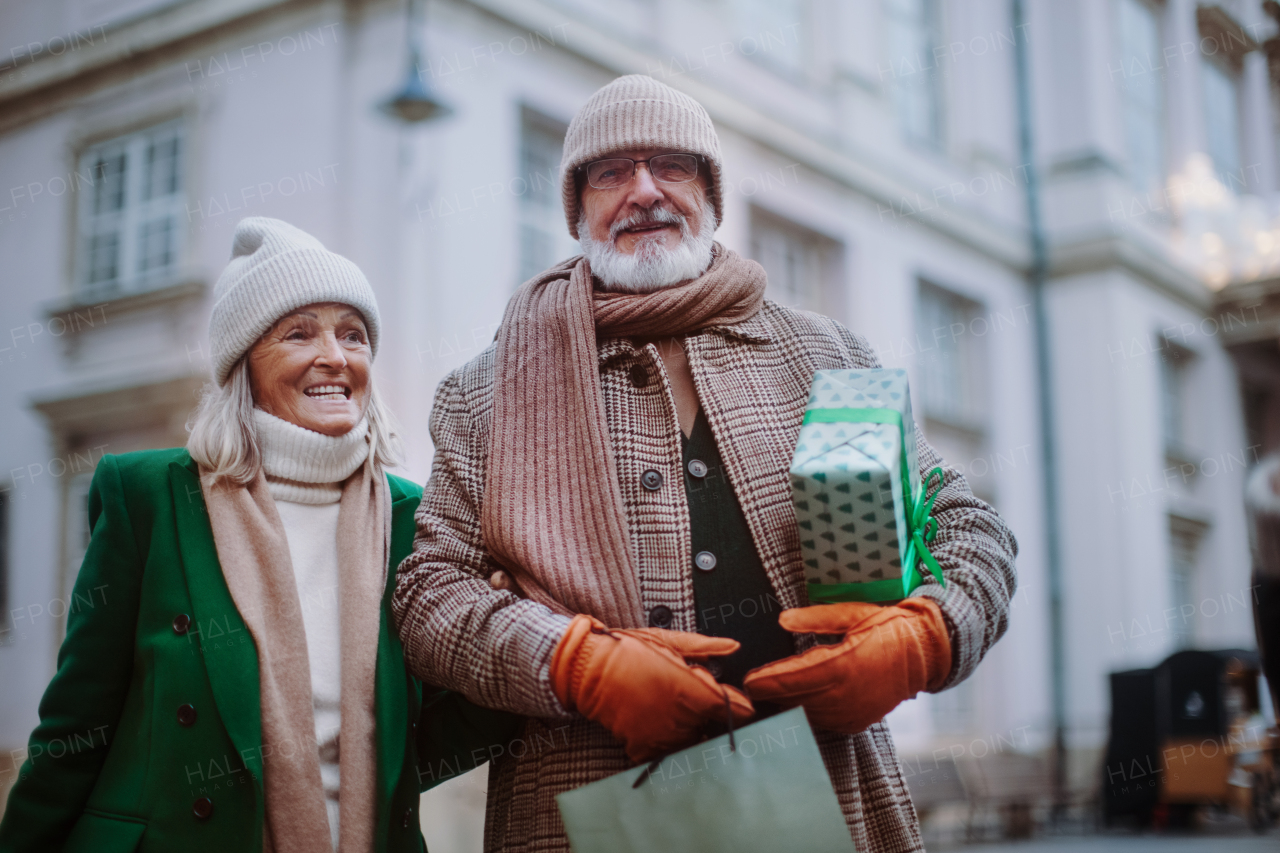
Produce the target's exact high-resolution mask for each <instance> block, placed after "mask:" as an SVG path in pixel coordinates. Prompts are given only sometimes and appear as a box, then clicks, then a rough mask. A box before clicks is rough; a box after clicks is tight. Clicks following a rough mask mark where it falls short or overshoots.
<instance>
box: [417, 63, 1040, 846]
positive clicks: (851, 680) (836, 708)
mask: <svg viewBox="0 0 1280 853" xmlns="http://www.w3.org/2000/svg"><path fill="white" fill-rule="evenodd" d="M720 176H721V157H720V145H719V140H718V139H717V136H716V132H715V128H714V127H713V125H712V123H711V120H710V118H709V117H708V115H707V112H706V110H704V109H703V108H702V106H701V105H700V104H698V103H697V102H696V101H694V100H693V99H692V98H689V97H688V96H686V95H683V94H681V93H679V92H677V91H675V90H674V89H672V88H670V87H668V86H666V85H664V84H662V83H659V82H657V81H655V80H652V79H650V78H648V77H643V76H628V77H621V78H619V79H617V80H615V81H613V82H612V83H610V84H609V85H607V86H605V87H604V88H603V89H601V90H600V91H598V92H596V94H595V95H593V96H592V98H591V99H590V100H589V101H588V102H587V104H586V105H585V106H584V107H583V108H582V110H581V111H580V112H579V113H578V115H577V116H576V117H575V118H574V120H573V123H572V124H571V125H570V127H569V132H568V135H567V137H566V140H565V153H564V161H563V197H564V207H565V214H566V218H567V220H568V225H569V231H570V233H571V234H573V236H574V237H576V238H578V240H579V241H580V242H581V244H582V249H583V254H582V255H581V256H580V257H575V258H571V259H569V260H567V261H564V262H563V263H561V264H558V265H557V266H555V267H552V268H551V269H550V270H547V271H546V272H545V273H543V274H542V275H539V276H538V277H536V278H534V279H532V280H531V281H529V282H527V283H525V284H524V286H522V287H521V288H520V290H519V291H518V292H517V293H516V295H515V296H514V297H513V298H512V300H511V302H510V304H509V305H508V307H507V311H506V316H505V317H504V319H503V323H502V327H501V329H500V331H499V334H498V338H497V341H496V343H495V345H494V346H492V347H490V348H489V349H487V350H486V351H485V352H483V353H481V354H480V355H479V356H477V357H476V358H475V359H474V360H473V361H471V362H470V363H469V364H467V365H465V366H463V367H462V368H460V369H458V370H456V371H454V372H453V373H452V374H450V375H449V376H448V377H447V378H446V379H445V380H444V382H443V383H442V384H441V386H440V388H439V390H438V392H437V395H436V400H435V410H434V412H433V414H432V418H431V434H432V437H433V438H434V440H435V447H436V457H435V463H434V467H433V470H432V474H431V480H430V482H429V483H428V485H427V488H426V492H425V493H424V495H423V502H422V506H421V508H420V509H419V510H418V515H417V521H418V534H417V539H416V541H415V543H414V551H413V554H412V555H411V556H410V557H409V558H408V559H406V560H405V562H404V563H403V564H402V565H401V568H400V574H399V582H398V584H397V589H396V595H395V603H394V606H395V612H396V614H397V618H398V620H399V624H400V633H401V637H402V638H403V640H404V646H405V650H406V657H407V659H408V661H409V662H410V666H411V667H412V669H413V670H414V671H415V672H416V673H417V674H419V675H420V676H422V677H423V678H426V679H429V680H431V681H433V682H436V683H439V684H441V685H443V686H445V687H448V688H450V689H453V690H457V691H460V692H462V693H463V694H465V695H466V696H467V697H468V698H470V699H472V700H473V701H475V702H477V703H479V704H482V705H486V706H490V707H494V708H500V709H504V710H508V711H515V712H519V713H521V714H525V715H528V717H529V720H528V722H527V723H526V724H525V726H524V731H523V732H522V734H521V737H520V738H519V739H518V740H516V741H513V742H512V743H511V744H509V745H507V746H506V747H498V748H496V749H495V750H494V751H493V752H492V754H493V755H494V756H495V760H494V761H493V763H492V765H491V768H490V784H489V807H488V821H487V826H486V830H485V848H486V850H489V851H525V850H540V851H541V850H568V849H569V846H568V841H567V839H566V837H565V832H564V827H563V825H562V823H561V820H560V816H559V813H558V811H557V808H556V803H555V796H556V794H559V793H561V792H562V791H566V790H569V789H572V788H576V787H578V786H580V785H584V784H586V783H588V782H593V781H595V780H597V779H601V778H603V777H605V776H608V775H610V774H613V773H616V772H618V771H621V770H624V769H626V768H627V767H629V766H633V764H634V762H635V761H640V760H644V759H647V758H651V757H653V756H656V755H661V754H664V753H666V752H669V751H671V750H674V749H678V748H681V747H684V746H688V745H691V744H692V743H695V742H696V741H697V740H698V739H699V737H700V736H701V734H702V733H704V732H705V731H706V730H708V729H709V728H713V727H714V726H716V725H720V726H723V725H724V723H725V722H726V716H727V714H729V713H732V714H733V715H734V716H735V717H736V718H737V720H738V721H739V722H742V721H745V720H747V719H749V718H750V717H751V716H752V714H753V713H756V712H758V713H760V714H763V713H768V712H770V711H773V710H776V709H777V708H779V707H794V706H796V705H803V706H804V707H805V709H806V712H807V714H808V716H809V719H810V722H811V723H812V724H813V725H814V727H815V731H816V735H817V738H818V742H819V746H820V748H821V751H822V755H823V759H824V761H825V763H826V766H827V770H828V772H829V773H830V776H831V780H832V783H833V785H834V787H835V790H836V793H837V796H838V799H839V801H840V804H841V807H842V808H843V810H844V814H845V818H846V820H847V821H848V824H849V829H850V832H851V833H852V835H853V838H854V841H855V842H856V843H857V846H858V849H859V850H861V851H880V850H884V851H909V850H919V849H922V847H921V842H920V833H919V826H918V823H917V819H916V816H915V812H914V810H913V808H912V805H911V799H910V796H909V795H908V792H907V787H906V784H905V782H904V781H903V777H902V772H901V770H900V768H899V766H898V760H897V756H896V754H895V752H894V747H893V741H892V739H891V738H890V735H889V732H888V730H887V728H886V727H885V724H884V723H883V722H882V718H883V717H884V715H885V714H886V713H888V712H889V711H890V710H891V709H892V708H893V707H894V706H895V705H897V704H898V703H899V702H901V701H903V700H905V699H908V698H910V697H911V696H913V695H915V694H916V693H917V692H918V691H920V690H941V689H944V688H947V687H950V686H952V685H954V684H956V683H958V682H960V681H961V680H963V679H964V678H966V677H967V676H968V675H969V674H970V673H971V672H973V669H974V667H976V666H977V664H978V662H979V661H980V660H981V659H982V656H983V655H984V654H985V653H986V651H987V649H989V648H990V647H991V645H992V643H994V642H995V641H996V640H997V639H998V638H999V637H1000V635H1001V634H1002V633H1003V632H1004V630H1005V626H1006V619H1007V609H1008V602H1009V598H1010V596H1011V595H1012V593H1013V591H1014V584H1015V582H1014V574H1013V560H1014V556H1015V553H1016V544H1015V542H1014V539H1013V536H1012V535H1011V534H1010V532H1009V530H1008V528H1007V527H1006V526H1005V525H1004V523H1003V522H1002V521H1001V520H1000V518H999V517H998V516H997V515H996V513H995V512H994V511H993V510H992V509H991V507H989V506H988V505H987V504H985V503H983V502H982V501H980V500H978V499H977V498H975V497H974V496H973V494H972V493H971V491H970V490H969V488H968V486H967V485H966V484H965V482H964V479H963V478H962V477H961V476H960V474H959V473H958V472H957V471H956V470H955V469H953V468H945V467H944V470H945V478H944V485H943V488H942V489H941V492H940V493H939V495H938V497H937V501H936V503H935V504H934V517H935V518H936V519H937V521H938V524H939V528H938V533H937V537H936V538H935V539H934V540H933V543H932V546H931V550H932V553H933V555H934V556H935V557H936V558H937V560H938V562H939V563H940V564H941V565H942V567H943V570H944V573H945V577H946V580H947V584H946V587H945V588H943V587H942V586H941V585H938V584H936V583H934V582H933V581H932V579H930V578H926V582H925V584H924V586H922V587H921V588H920V589H919V590H918V591H917V593H916V595H915V596H913V597H912V598H909V599H907V600H905V601H903V602H901V603H900V604H899V605H896V606H885V607H881V606H878V605H869V604H852V605H823V606H815V607H807V606H806V605H807V604H808V602H807V599H806V595H805V582H804V576H803V572H802V566H801V560H800V548H799V541H798V535H797V527H796V520H795V516H794V514H793V510H792V507H791V498H790V494H791V492H790V486H789V483H788V476H787V469H788V466H789V463H790V460H791V455H792V451H793V450H794V447H795V444H796V438H797V435H798V431H799V429H800V421H801V417H802V416H803V413H804V408H805V403H806V401H807V399H808V393H809V386H810V382H811V380H812V378H813V374H814V371H816V370H823V369H833V368H866V367H875V366H878V363H877V361H876V357H875V355H874V354H873V353H872V352H871V350H870V349H868V347H867V345H866V344H865V343H864V342H863V341H862V340H860V339H859V338H857V337H855V336H854V335H852V334H850V333H849V332H848V330H846V329H845V328H843V327H842V326H840V325H839V324H838V323H836V322H834V321H832V320H829V319H827V318H825V317H820V316H817V315H814V314H808V313H804V312H801V311H794V310H790V309H787V308H783V307H781V306H778V305H775V304H773V303H772V302H769V301H767V300H765V299H764V290H765V273H764V270H763V269H762V268H761V267H760V266H759V265H757V264H756V263H754V262H753V261H749V260H745V259H743V258H741V257H740V256H738V255H737V254H736V253H734V252H732V251H729V250H727V249H725V248H724V247H722V246H720V245H719V244H718V243H715V242H713V235H714V232H715V229H716V227H717V226H718V225H719V223H720V218H721V212H722V195H721V186H720V180H721V177H720ZM917 442H918V445H919V464H920V467H921V470H922V471H924V470H928V469H932V468H933V467H934V466H937V465H942V464H943V463H942V462H941V460H940V459H939V458H938V456H937V454H936V453H935V452H934V451H933V449H932V448H931V447H929V445H928V444H926V443H925V442H924V440H923V439H922V438H920V437H919V436H918V435H917ZM508 578H509V580H508ZM784 609H785V611H786V612H785V613H783V612H782V611H783V610H784ZM792 632H796V633H794V634H793V633H792ZM806 632H807V633H806ZM814 633H822V634H828V635H830V634H836V635H843V638H844V639H843V642H838V643H837V644H834V645H823V646H821V647H818V648H813V646H814ZM836 639H837V640H839V636H837V637H836ZM806 650H807V651H806ZM748 673H749V675H748ZM751 699H754V700H756V703H755V708H754V709H753V707H752V702H751ZM427 772H430V769H428V770H427ZM801 846H802V844H801V840H797V849H800V847H801Z"/></svg>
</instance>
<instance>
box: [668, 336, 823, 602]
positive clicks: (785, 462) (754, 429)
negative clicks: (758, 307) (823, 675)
mask: <svg viewBox="0 0 1280 853" xmlns="http://www.w3.org/2000/svg"><path fill="white" fill-rule="evenodd" d="M686 350H687V352H688V356H689V365H690V369H691V370H692V372H693V379H694V385H695V387H696V388H697V391H698V397H699V399H700V401H701V403H702V407H703V411H704V412H705V413H706V416H707V421H708V422H709V423H710V425H711V432H712V433H713V434H714V435H715V438H716V447H717V448H718V449H719V451H720V456H721V458H722V459H724V463H725V468H726V469H727V471H728V474H729V482H730V483H732V484H733V489H734V492H735V493H736V494H737V496H738V500H739V502H740V503H741V504H742V510H743V514H744V515H745V516H746V519H747V526H748V527H749V528H750V529H751V538H752V539H753V540H754V542H755V546H756V550H757V552H758V553H759V554H760V559H761V562H763V563H764V567H765V571H766V572H767V573H768V575H769V580H770V582H771V583H772V584H773V588H774V592H775V593H776V594H777V596H778V600H779V601H781V602H782V604H783V606H784V607H789V608H790V607H802V606H804V605H807V604H808V603H809V602H808V597H807V595H806V594H805V587H804V572H803V566H802V565H801V562H800V541H799V535H798V532H797V529H796V519H795V511H794V510H793V509H792V507H791V484H790V480H789V478H788V475H787V471H788V469H789V468H790V467H791V456H792V454H793V452H794V451H795V445H796V439H797V437H798V436H799V433H800V420H801V418H802V417H803V416H804V407H805V403H806V401H807V400H808V395H809V385H810V382H811V381H812V378H813V371H812V370H809V369H807V368H806V366H805V365H803V364H800V363H799V360H798V359H797V358H796V354H795V353H792V352H788V351H787V349H786V348H785V347H783V346H780V345H779V344H777V343H776V342H774V340H773V339H772V337H771V335H770V330H769V328H768V324H767V323H765V322H764V320H763V319H761V318H760V316H759V315H757V317H755V318H752V319H751V320H748V321H746V322H744V323H739V324H736V325H734V326H727V327H722V328H714V329H709V330H707V331H706V332H703V333H702V334H698V335H691V336H690V337H689V338H687V339H686Z"/></svg>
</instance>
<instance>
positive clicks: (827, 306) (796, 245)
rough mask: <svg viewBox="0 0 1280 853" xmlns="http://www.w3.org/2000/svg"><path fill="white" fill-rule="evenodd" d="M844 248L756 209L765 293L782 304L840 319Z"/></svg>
mask: <svg viewBox="0 0 1280 853" xmlns="http://www.w3.org/2000/svg"><path fill="white" fill-rule="evenodd" d="M842 256H843V251H842V248H841V245H840V244H839V243H838V242H836V241H835V240H832V239H831V238H830V237H826V236H824V235H822V234H819V233H817V232H816V231H812V230H810V229H808V228H805V227H804V226H802V225H797V224H795V223H794V222H789V221H787V220H785V219H783V218H781V217H779V216H775V215H774V214H771V213H768V212H767V211H764V210H761V209H760V208H755V207H753V208H752V209H751V257H752V258H753V259H754V260H756V261H757V262H759V264H760V266H762V267H764V271H765V273H766V274H767V275H768V279H769V286H768V288H767V289H766V290H765V295H766V296H768V297H769V298H770V299H772V300H773V301H774V302H777V303H779V304H781V305H786V306H788V307H790V308H801V309H803V310H805V311H816V312H818V313H819V314H826V315H828V316H836V317H838V316H839V315H840V314H841V313H842V311H841V309H842V301H843V300H842V299H841V294H842V291H843V288H842V287H841V277H842V267H843V258H842Z"/></svg>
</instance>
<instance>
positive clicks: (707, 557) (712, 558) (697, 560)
mask: <svg viewBox="0 0 1280 853" xmlns="http://www.w3.org/2000/svg"><path fill="white" fill-rule="evenodd" d="M693 564H694V565H695V566H697V567H698V568H700V569H702V570H703V571H704V572H709V571H711V570H712V569H714V568H715V567H716V555H715V554H712V553H711V552H710V551H699V552H698V553H697V555H696V556H695V557H694V558H693Z"/></svg>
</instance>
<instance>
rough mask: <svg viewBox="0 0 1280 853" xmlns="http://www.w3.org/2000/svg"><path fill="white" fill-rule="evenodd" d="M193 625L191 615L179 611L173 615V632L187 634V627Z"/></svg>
mask: <svg viewBox="0 0 1280 853" xmlns="http://www.w3.org/2000/svg"><path fill="white" fill-rule="evenodd" d="M190 627H191V617H190V616H188V615H187V614H185V613H179V614H178V615H177V616H175V617H173V633H175V634H185V633H187V629H188V628H190Z"/></svg>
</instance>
